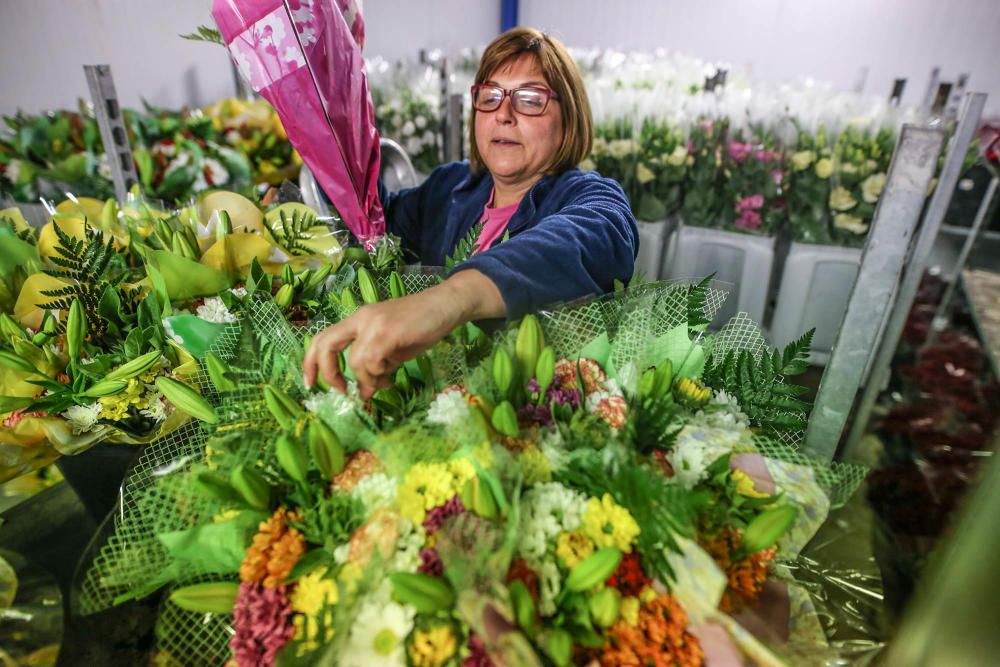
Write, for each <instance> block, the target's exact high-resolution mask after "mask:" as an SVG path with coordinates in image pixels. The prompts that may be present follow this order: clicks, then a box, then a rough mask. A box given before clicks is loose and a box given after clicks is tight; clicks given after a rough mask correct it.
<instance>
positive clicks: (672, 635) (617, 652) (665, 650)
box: [594, 595, 705, 667]
mask: <svg viewBox="0 0 1000 667" xmlns="http://www.w3.org/2000/svg"><path fill="white" fill-rule="evenodd" d="M687 624H688V619H687V614H685V613H684V609H682V608H681V606H680V604H678V603H677V600H675V599H674V598H673V596H670V595H660V596H658V597H656V598H654V599H653V600H651V601H649V602H648V603H646V604H644V605H642V607H641V608H640V609H639V619H638V622H637V623H636V624H635V625H634V626H632V625H629V624H628V623H627V622H626V621H625V620H619V621H618V622H617V623H615V624H614V625H612V626H611V628H610V629H609V630H608V634H607V641H606V642H605V644H604V646H603V647H601V648H600V649H599V650H598V651H597V652H596V654H595V656H594V657H595V659H596V660H597V661H598V663H599V664H601V665H603V666H606V667H610V666H611V665H615V666H621V667H646V666H649V667H697V666H699V665H701V664H702V663H703V661H704V658H705V654H704V652H703V651H702V649H701V644H699V643H698V639H697V638H696V637H695V636H694V635H692V634H691V633H689V632H688V631H687Z"/></svg>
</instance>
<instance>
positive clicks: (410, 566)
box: [386, 519, 427, 572]
mask: <svg viewBox="0 0 1000 667" xmlns="http://www.w3.org/2000/svg"><path fill="white" fill-rule="evenodd" d="M426 542H427V531H426V530H424V527H423V526H420V525H417V524H414V523H413V522H412V521H410V520H409V519H400V520H399V537H398V538H397V539H396V553H395V555H393V557H392V558H391V559H389V562H388V563H387V564H386V570H387V571H391V572H415V571H416V570H417V568H418V567H419V566H420V551H421V550H422V549H423V548H424V544H425V543H426Z"/></svg>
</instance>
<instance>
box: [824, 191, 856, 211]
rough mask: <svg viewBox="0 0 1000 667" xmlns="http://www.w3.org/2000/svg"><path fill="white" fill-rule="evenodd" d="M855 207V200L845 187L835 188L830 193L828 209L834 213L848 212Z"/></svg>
mask: <svg viewBox="0 0 1000 667" xmlns="http://www.w3.org/2000/svg"><path fill="white" fill-rule="evenodd" d="M857 205H858V202H857V200H856V199H854V197H852V196H851V193H850V192H849V191H848V190H847V188H845V187H842V186H837V187H836V188H834V189H833V192H831V193H830V208H832V209H833V210H834V211H848V210H850V209H852V208H854V207H855V206H857Z"/></svg>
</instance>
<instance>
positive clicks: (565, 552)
mask: <svg viewBox="0 0 1000 667" xmlns="http://www.w3.org/2000/svg"><path fill="white" fill-rule="evenodd" d="M592 553H594V543H593V541H591V539H590V538H589V537H587V536H586V535H584V534H583V532H582V531H579V530H571V531H565V530H564V531H563V532H561V533H559V537H558V538H557V540H556V555H557V556H559V560H561V561H562V562H563V565H565V566H566V568H567V569H569V570H572V569H573V568H575V567H576V566H577V565H579V564H580V563H582V562H583V561H585V560H587V558H588V557H589V556H590V555H591V554H592Z"/></svg>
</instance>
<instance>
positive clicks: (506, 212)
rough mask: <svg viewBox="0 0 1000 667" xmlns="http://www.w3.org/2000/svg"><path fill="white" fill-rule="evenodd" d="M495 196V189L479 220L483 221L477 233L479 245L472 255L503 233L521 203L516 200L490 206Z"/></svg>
mask: <svg viewBox="0 0 1000 667" xmlns="http://www.w3.org/2000/svg"><path fill="white" fill-rule="evenodd" d="M495 196H496V190H494V191H493V194H491V195H490V201H489V203H488V204H486V209H485V210H484V211H483V218H482V220H480V222H482V223H484V224H483V231H482V232H480V234H479V247H478V248H476V252H474V253H472V254H473V255H475V254H477V253H480V252H482V251H483V250H486V249H488V248H489V247H490V246H491V245H493V242H494V241H496V240H497V239H498V238H500V236H502V235H503V233H504V230H505V229H507V223H508V222H510V219H511V217H513V215H514V213H515V212H517V207H518V206H519V205H520V204H521V202H520V201H517V202H515V203H513V204H511V205H510V206H503V207H501V208H492V206H493V198H494V197H495Z"/></svg>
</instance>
